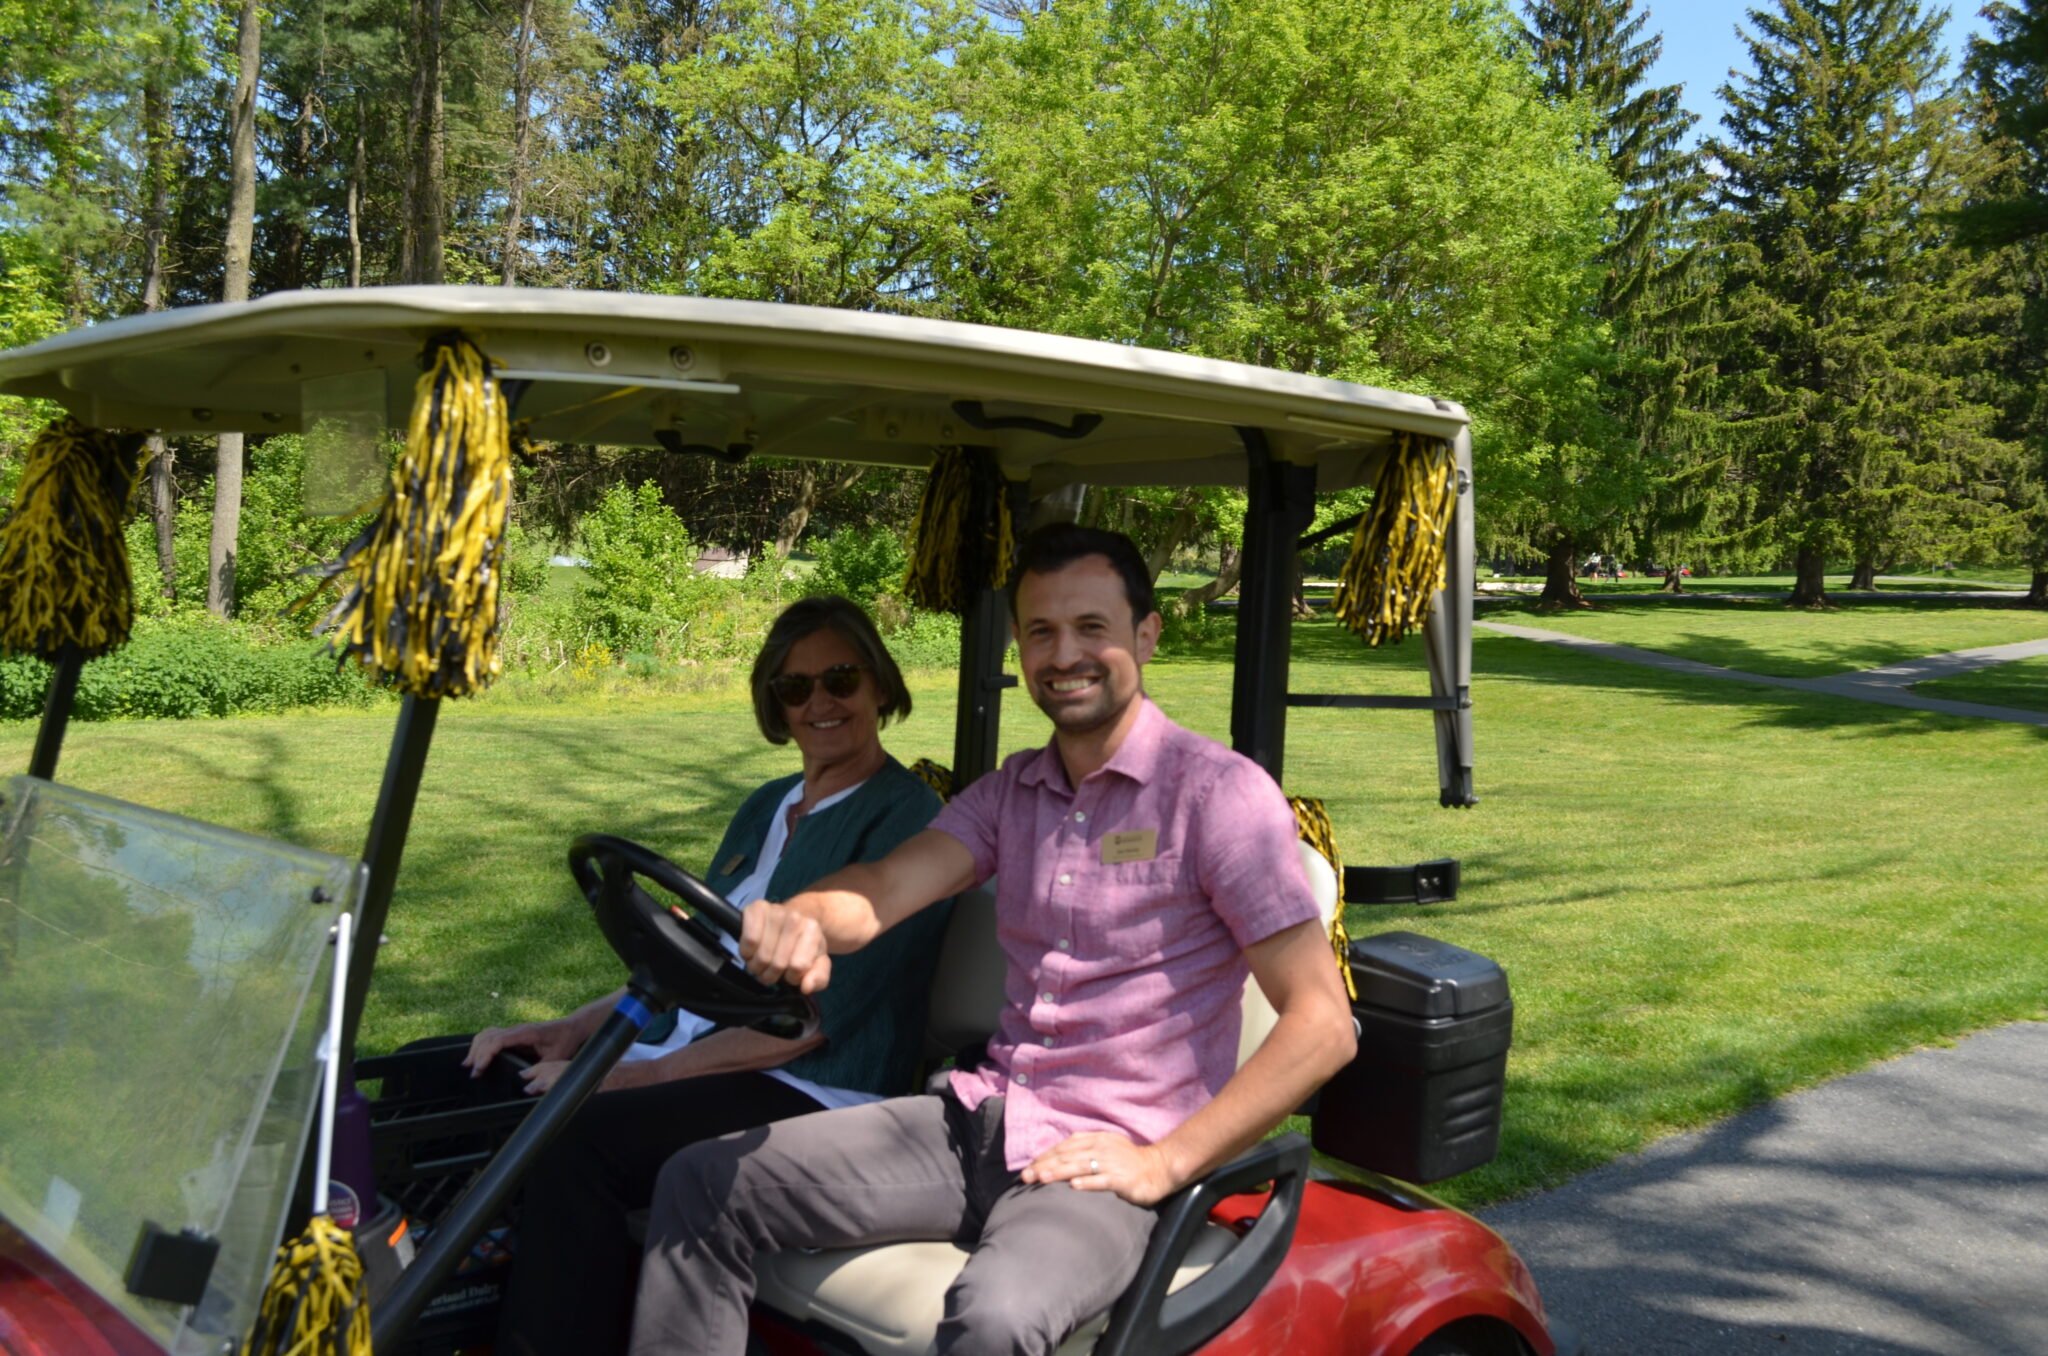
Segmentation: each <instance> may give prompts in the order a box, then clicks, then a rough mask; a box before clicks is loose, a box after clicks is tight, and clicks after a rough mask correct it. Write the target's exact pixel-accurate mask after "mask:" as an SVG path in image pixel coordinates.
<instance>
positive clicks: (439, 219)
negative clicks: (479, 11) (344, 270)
mask: <svg viewBox="0 0 2048 1356" xmlns="http://www.w3.org/2000/svg"><path fill="white" fill-rule="evenodd" d="M441 7H442V0H413V7H412V14H413V57H414V65H413V73H412V122H411V124H410V125H411V127H412V131H413V141H412V146H413V152H412V172H411V173H410V174H409V175H408V176H407V183H406V195H405V196H406V224H405V237H404V239H405V261H404V266H403V269H404V276H403V279H402V281H405V282H409V283H439V282H440V281H441V280H442V277H443V267H444V260H443V253H444V250H443V242H442V226H443V220H444V207H443V203H442V179H443V177H444V160H445V147H446V136H445V132H446V128H445V118H444V112H445V111H444V108H443V104H442V96H441Z"/></svg>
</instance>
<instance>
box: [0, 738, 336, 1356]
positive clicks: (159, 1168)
mask: <svg viewBox="0 0 2048 1356" xmlns="http://www.w3.org/2000/svg"><path fill="white" fill-rule="evenodd" d="M360 875H361V869H360V867H359V866H358V865H357V864H356V863H354V862H350V861H346V860H344V859H342V858H340V857H333V856H329V855H327V854H325V853H319V852H309V851H305V850H303V849H300V848H294V847H288V846H285V845H283V844H280V843H273V842H268V841H265V840H263V839H260V838H253V837H250V836H249V835H247V834H240V833H235V832H232V831H230V830H227V829H220V828H215V827H213V826H211V825H207V824H200V823H196V822H194V821H192V820H189V819H182V818H180V817H178V816H176V815H166V814H159V813H156V812H154V811H150V810H144V809H140V808H137V807H135V806H132V805H124V804H122V803H121V802H119V801H113V800H108V799H106V798H105V797H102V796H95V795H91V794H88V793H86V792H82V791H77V790H73V789H71V788H69V787H62V786H52V785H50V784H49V783H47V782H42V781H39V780H37V779H35V778H31V777H15V778H12V779H10V780H9V781H8V782H7V783H6V784H5V787H4V789H0V1088H5V1089H6V1094H5V1096H4V1097H0V1216H5V1218H6V1219H7V1220H8V1221H9V1222H10V1223H11V1224H13V1225H14V1226H15V1227H16V1228H18V1229H20V1230H21V1231H22V1232H23V1233H25V1234H26V1235H27V1236H28V1237H29V1239H30V1240H31V1241H32V1242H34V1243H35V1244H36V1245H38V1246H39V1247H40V1248H42V1249H43V1250H44V1251H45V1252H47V1253H49V1254H50V1255H51V1256H52V1257H54V1258H56V1259H57V1260H58V1261H60V1262H62V1263H63V1264H64V1265H65V1266H66V1267H68V1268H70V1270H71V1271H72V1272H73V1273H74V1274H76V1275H77V1276H79V1277H80V1278H81V1279H83V1280H85V1281H86V1282H87V1283H89V1284H91V1285H92V1286H93V1288H94V1289H95V1290H96V1291H98V1292H99V1293H100V1294H101V1295H104V1296H106V1297H108V1298H109V1299H110V1300H112V1301H113V1302H114V1303H115V1304H116V1305H117V1306H118V1307H120V1308H121V1309H122V1310H123V1311H124V1312H125V1313H126V1314H127V1315H128V1317H129V1318H131V1319H133V1320H134V1321H135V1322H136V1324H137V1325H138V1326H140V1327H141V1328H142V1329H143V1330H144V1331H145V1332H148V1333H149V1334H151V1335H152V1336H154V1337H155V1338H157V1339H158V1340H159V1341H161V1342H162V1343H164V1345H165V1346H166V1347H168V1348H169V1349H171V1350H173V1351H180V1352H183V1351H194V1352H200V1351H204V1352H218V1351H219V1350H220V1349H221V1342H222V1340H223V1339H224V1338H230V1337H232V1338H235V1339H237V1340H239V1338H240V1337H241V1335H242V1334H243V1333H245V1332H247V1331H248V1328H249V1324H250V1322H251V1320H252V1319H253V1318H254V1315H255V1300H256V1297H257V1295H258V1294H259V1293H260V1292H261V1290H262V1288H263V1278H264V1275H265V1273H266V1271H267V1270H268V1269H269V1265H270V1255H271V1251H272V1249H273V1248H274V1247H275V1246H276V1244H277V1238H278V1234H279V1232H280V1227H281V1225H282V1223H283V1220H284V1213H285V1208H286V1206H287V1204H288V1202H289V1197H290V1195H291V1191H292V1185H293V1179H294V1174H295V1172H296V1170H297V1166H298V1157H299V1152H300V1148H301V1146H302V1145H303V1144H304V1142H305V1137H306V1126H307V1117H308V1111H309V1108H310V1107H311V1105H312V1099H313V1094H314V1092H315V1090H316V1082H317V1080H316V1079H315V1077H314V1071H315V1069H316V1064H315V1060H314V1054H315V1051H314V1045H315V1042H316V1041H317V1039H318V1034H319V1027H320V1019H321V1017H322V1016H323V1011H322V1010H323V1009H324V1007H325V1003H324V1001H323V1000H322V999H321V998H320V997H318V996H317V995H314V994H313V992H312V986H313V981H314V978H315V976H316V975H317V974H318V973H320V972H322V971H324V970H325V969H326V965H325V959H326V957H327V955H328V952H329V948H328V946H327V932H328V928H329V926H330V925H331V924H332V923H333V921H334V917H335V914H336V912H337V910H338V909H340V908H345V907H348V906H349V904H350V901H351V899H352V897H353V894H354V892H355V888H356V882H357V880H358V879H359V877H360ZM187 1229H190V1230H193V1231H195V1233H196V1235H197V1236H198V1237H199V1238H201V1239H212V1240H215V1241H217V1242H218V1244H219V1254H218V1259H217V1261H215V1262H214V1264H213V1267H212V1270H211V1273H210V1275H203V1276H202V1279H203V1283H204V1287H205V1288H204V1292H203V1298H201V1299H200V1301H199V1303H198V1304H197V1306H196V1307H194V1308H191V1309H186V1308H183V1307H182V1306H181V1305H179V1304H177V1303H174V1302H171V1301H170V1300H169V1299H165V1298H149V1297H146V1296H144V1295H138V1294H135V1293H134V1292H133V1291H132V1290H131V1289H130V1287H129V1285H128V1284H127V1283H126V1282H125V1280H124V1274H125V1273H127V1270H128V1267H129V1263H130V1259H131V1256H132V1255H134V1254H136V1252H137V1250H138V1244H139V1243H140V1242H141V1241H142V1236H143V1235H144V1234H145V1233H147V1234H149V1235H150V1238H151V1240H152V1242H151V1250H152V1252H153V1253H154V1254H155V1256H156V1258H157V1262H158V1265H159V1266H160V1267H163V1268H166V1269H168V1271H171V1272H176V1271H177V1270H179V1258H178V1254H179V1253H180V1251H181V1250H182V1249H184V1248H185V1247H186V1246H187V1241H186V1240H181V1239H179V1238H178V1237H177V1236H178V1235H179V1234H180V1233H181V1232H182V1231H184V1230H187ZM193 1246H198V1247H201V1248H202V1249H203V1247H204V1245H203V1243H199V1244H194V1245H193ZM144 1288H145V1289H149V1288H152V1287H151V1286H150V1285H149V1284H148V1283H147V1282H145V1285H144Z"/></svg>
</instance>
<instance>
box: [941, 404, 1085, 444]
mask: <svg viewBox="0 0 2048 1356" xmlns="http://www.w3.org/2000/svg"><path fill="white" fill-rule="evenodd" d="M953 413H955V414H957V415H959V416H960V422H961V423H963V424H965V425H967V427H969V428H972V429H980V430H981V431H982V432H983V433H992V432H994V431H995V430H997V429H1005V428H1015V429H1022V430H1024V432H1026V433H1043V434H1044V435H1045V436H1046V437H1048V438H1064V439H1066V440H1067V441H1069V442H1072V441H1074V440H1075V439H1077V438H1085V437H1087V436H1088V435H1089V434H1091V433H1093V432H1095V430H1096V429H1098V428H1101V427H1102V416H1101V415H1099V414H1077V415H1075V416H1074V421H1073V422H1072V423H1071V424H1055V423H1054V422H1053V421H1052V420H1050V419H1040V418H1038V417H1037V416H1036V415H1030V414H990V413H989V412H988V411H987V410H986V409H984V408H983V407H982V403H981V402H980V401H979V400H956V401H954V402H953Z"/></svg>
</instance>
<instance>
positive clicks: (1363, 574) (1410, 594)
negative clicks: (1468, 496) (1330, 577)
mask: <svg viewBox="0 0 2048 1356" xmlns="http://www.w3.org/2000/svg"><path fill="white" fill-rule="evenodd" d="M1457 503H1458V471H1457V462H1456V460H1455V459H1454V457H1453V456H1452V453H1451V445H1450V444H1449V443H1447V442H1445V441H1444V440H1443V439H1441V438H1426V437H1423V436H1421V435H1419V434H1414V433H1403V434H1400V435H1399V437H1398V439H1397V441H1396V442H1395V444H1394V450H1393V452H1392V453H1391V454H1389V456H1388V457H1387V462H1386V465H1385V466H1383V467H1382V468H1381V469H1380V478H1379V481H1378V483H1377V484H1375V485H1374V487H1373V497H1372V507H1371V508H1370V509H1368V510H1366V513H1365V517H1364V518H1362V519H1361V520H1360V521H1359V524H1358V532H1357V534H1356V535H1355V536H1353V537H1352V539H1351V554H1350V556H1349V557H1348V558H1347V559H1346V560H1345V562H1344V572H1343V574H1342V575H1341V576H1339V578H1338V582H1337V598H1336V603H1335V607H1334V611H1335V612H1336V614H1337V620H1339V621H1341V622H1343V623H1344V624H1345V625H1346V626H1348V627H1350V628H1351V629H1352V630H1353V631H1356V632H1357V633H1358V634H1359V635H1360V636H1361V637H1363V638H1364V640H1365V643H1366V644H1368V645H1379V644H1382V643H1385V642H1388V641H1393V642H1396V643H1398V642H1399V641H1400V639H1401V638H1402V637H1403V636H1405V635H1407V634H1408V633H1409V632H1410V631H1414V630H1417V629H1419V628H1420V627H1421V626H1422V624H1423V623H1424V622H1426V621H1428V620H1429V609H1430V607H1431V605H1432V604H1433V603H1434V602H1435V601H1436V595H1437V592H1438V591H1439V590H1441V589H1442V588H1443V586H1444V547H1445V543H1446V541H1447V540H1448V539H1449V535H1450V528H1451V513H1452V511H1453V510H1454V509H1455V508H1456V507H1457Z"/></svg>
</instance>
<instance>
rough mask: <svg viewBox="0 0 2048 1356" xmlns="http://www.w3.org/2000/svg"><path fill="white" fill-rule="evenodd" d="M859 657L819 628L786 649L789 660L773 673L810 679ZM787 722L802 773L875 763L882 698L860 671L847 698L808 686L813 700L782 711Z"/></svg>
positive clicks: (855, 662) (870, 676)
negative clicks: (854, 764) (851, 692)
mask: <svg viewBox="0 0 2048 1356" xmlns="http://www.w3.org/2000/svg"><path fill="white" fill-rule="evenodd" d="M860 662H861V659H860V653H859V651H857V650H855V649H854V648H853V646H852V645H851V644H850V643H848V641H847V639H846V637H844V636H842V635H840V634H839V633H838V632H837V631H835V630H833V629H832V628H831V627H829V626H826V627H820V628H819V629H818V630H816V631H813V632H811V633H810V634H809V635H807V636H805V637H804V638H803V639H802V640H799V641H797V642H796V643H795V644H794V645H792V646H790V647H789V657H788V658H786V659H784V660H783V661H782V667H781V668H780V669H779V670H777V673H778V675H779V674H783V673H804V674H809V675H810V676H811V677H812V678H813V679H815V678H817V676H818V675H819V674H821V673H823V672H825V670H827V669H829V668H833V667H835V666H837V665H841V664H850V665H855V666H858V665H859V664H860ZM782 712H783V716H784V717H785V718H786V719H787V720H788V722H789V736H790V738H791V739H793V740H795V741H796V747H797V751H798V752H799V753H801V754H802V755H803V759H804V768H805V770H806V772H809V771H810V770H811V769H812V768H822V767H826V766H830V765H833V764H839V763H846V762H860V761H862V760H864V759H869V758H873V757H875V756H876V755H877V754H879V752H880V750H881V747H882V738H881V698H880V695H879V692H878V690H877V689H876V686H875V676H874V675H873V674H871V673H869V672H867V671H866V670H865V669H862V670H860V686H859V687H857V688H855V689H854V691H853V695H852V696H849V697H835V696H833V695H832V694H831V693H829V692H827V691H826V690H825V685H824V684H823V683H821V682H813V683H812V684H811V695H810V696H809V698H807V699H806V700H805V701H804V702H803V703H802V704H801V705H798V706H789V705H787V704H785V705H784V706H783V708H782Z"/></svg>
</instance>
